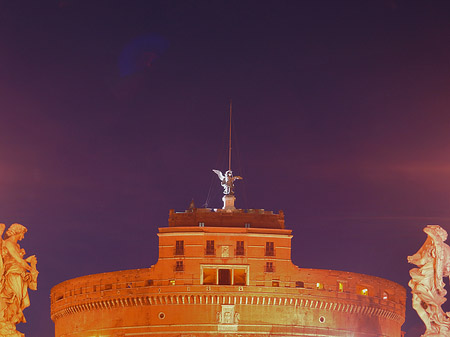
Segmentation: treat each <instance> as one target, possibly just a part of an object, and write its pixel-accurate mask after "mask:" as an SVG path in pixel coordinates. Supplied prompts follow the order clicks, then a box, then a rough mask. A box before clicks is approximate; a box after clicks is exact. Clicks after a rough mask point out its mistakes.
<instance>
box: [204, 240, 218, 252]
mask: <svg viewBox="0 0 450 337" xmlns="http://www.w3.org/2000/svg"><path fill="white" fill-rule="evenodd" d="M205 254H206V255H216V251H215V249H214V240H206V251H205Z"/></svg>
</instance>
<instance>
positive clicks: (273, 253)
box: [265, 249, 275, 256]
mask: <svg viewBox="0 0 450 337" xmlns="http://www.w3.org/2000/svg"><path fill="white" fill-rule="evenodd" d="M265 256H275V250H274V249H266V254H265Z"/></svg>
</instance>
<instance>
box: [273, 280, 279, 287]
mask: <svg viewBox="0 0 450 337" xmlns="http://www.w3.org/2000/svg"><path fill="white" fill-rule="evenodd" d="M279 286H280V281H272V287H279Z"/></svg>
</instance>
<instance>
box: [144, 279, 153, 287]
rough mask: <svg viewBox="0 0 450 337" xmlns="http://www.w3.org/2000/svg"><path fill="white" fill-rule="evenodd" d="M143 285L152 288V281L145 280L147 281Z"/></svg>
mask: <svg viewBox="0 0 450 337" xmlns="http://www.w3.org/2000/svg"><path fill="white" fill-rule="evenodd" d="M145 285H146V286H152V285H153V280H147V281H145Z"/></svg>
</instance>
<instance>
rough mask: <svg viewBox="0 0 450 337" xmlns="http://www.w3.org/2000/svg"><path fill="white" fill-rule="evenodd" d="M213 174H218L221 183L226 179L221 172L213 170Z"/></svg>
mask: <svg viewBox="0 0 450 337" xmlns="http://www.w3.org/2000/svg"><path fill="white" fill-rule="evenodd" d="M213 172H214V173H215V174H217V176H218V177H219V179H220V181H222V180H224V179H225V176H224V175H223V174H222V172H220V171H219V170H213Z"/></svg>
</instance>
